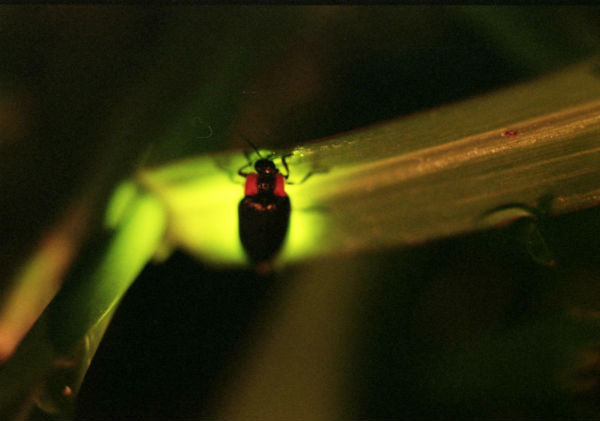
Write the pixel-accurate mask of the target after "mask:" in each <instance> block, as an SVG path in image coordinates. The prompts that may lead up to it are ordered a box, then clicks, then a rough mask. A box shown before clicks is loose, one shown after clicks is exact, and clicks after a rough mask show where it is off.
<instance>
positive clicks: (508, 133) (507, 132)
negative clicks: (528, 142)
mask: <svg viewBox="0 0 600 421" xmlns="http://www.w3.org/2000/svg"><path fill="white" fill-rule="evenodd" d="M518 134H519V131H518V130H512V129H511V130H505V131H503V132H502V136H504V137H508V138H509V139H512V138H515V137H517V135H518Z"/></svg>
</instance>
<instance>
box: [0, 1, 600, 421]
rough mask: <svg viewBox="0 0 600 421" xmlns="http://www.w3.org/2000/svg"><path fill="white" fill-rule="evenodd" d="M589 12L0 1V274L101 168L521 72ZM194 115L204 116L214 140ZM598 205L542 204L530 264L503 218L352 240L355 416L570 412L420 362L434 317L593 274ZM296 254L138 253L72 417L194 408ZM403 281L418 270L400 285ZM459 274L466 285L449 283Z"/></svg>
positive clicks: (595, 36) (492, 312) (296, 139)
mask: <svg viewBox="0 0 600 421" xmlns="http://www.w3.org/2000/svg"><path fill="white" fill-rule="evenodd" d="M598 12H599V10H598V9H597V8H584V7H456V6H453V7H438V6H436V7H433V6H432V7H429V6H418V7H391V6H378V7H357V6H354V7H329V6H328V7H292V6H286V7H267V6H235V7H222V6H203V7H192V6H169V7H166V6H165V7H150V8H148V7H145V8H142V7H137V6H48V7H46V6H31V7H21V6H2V7H0V24H1V25H2V33H1V34H0V62H1V63H2V68H1V69H0V83H1V84H0V88H2V91H3V96H2V103H0V118H1V119H2V120H0V125H2V133H3V134H1V135H0V136H2V138H1V139H0V147H1V148H2V150H3V154H2V155H3V159H2V163H3V165H2V168H0V171H1V174H0V183H1V188H2V191H3V202H2V203H0V209H2V212H3V214H2V218H1V219H0V220H1V221H2V237H3V238H4V239H5V241H3V242H2V245H1V246H0V247H1V250H0V256H1V257H0V258H1V259H2V261H1V262H0V263H1V265H0V268H1V269H0V274H1V275H2V277H3V278H4V277H6V276H8V275H10V274H11V273H12V271H14V268H16V267H18V265H19V263H20V262H22V260H23V259H24V258H25V256H27V254H28V252H29V251H30V250H31V249H32V247H33V245H34V244H35V239H36V238H37V235H38V234H39V232H40V231H41V230H42V228H43V227H45V226H47V225H48V224H50V223H52V222H53V221H55V220H56V218H57V217H58V215H60V213H61V212H62V211H63V210H64V209H65V208H66V206H67V205H68V204H69V203H71V201H72V200H73V198H77V197H80V196H81V195H84V194H90V197H92V199H90V200H94V201H96V202H97V203H99V204H101V203H103V200H104V198H105V197H106V196H107V194H108V193H109V192H110V190H111V188H112V187H113V186H114V184H115V183H116V182H117V181H118V180H119V179H121V178H122V177H124V176H126V175H127V174H129V173H130V172H131V171H132V170H133V169H135V168H136V167H138V166H140V165H159V164H161V163H165V162H170V161H172V160H174V159H177V158H182V157H186V156H190V155H194V154H200V153H206V152H212V151H219V150H225V149H228V148H231V147H242V146H243V139H242V137H243V136H245V137H248V138H250V139H252V140H253V141H254V142H255V143H257V144H259V145H260V146H261V147H286V146H293V145H297V144H300V143H302V142H304V141H308V140H313V139H318V138H321V137H325V136H329V135H333V134H336V133H339V132H342V131H345V130H350V129H353V128H358V127H361V126H364V125H367V124H370V123H374V122H377V121H380V120H384V119H389V118H394V117H398V116H401V115H406V114H409V113H412V112H415V111H418V110H423V109H429V108H432V107H435V106H438V105H440V104H444V103H449V102H453V101H457V100H460V99H463V98H467V97H471V96H475V95H478V94H481V93H484V92H488V91H491V90H494V89H501V88H502V87H503V86H509V85H511V84H514V83H517V82H519V81H525V80H528V79H532V78H535V77H536V76H537V75H541V74H543V73H546V72H550V71H553V70H558V69H560V68H562V67H564V66H566V65H568V64H570V63H574V62H577V61H579V60H583V59H588V58H590V57H592V56H594V55H595V54H597V52H598V45H600V13H598ZM207 132H212V133H213V135H212V136H211V137H210V138H208V139H207V138H206V137H205V135H206V133H207ZM90 191H91V193H90ZM596 221H598V215H597V212H596V211H595V210H588V211H586V212H581V213H578V214H575V215H570V216H565V217H563V218H557V219H555V220H552V221H548V222H547V225H546V226H545V227H544V230H545V231H544V235H545V236H547V237H546V238H549V239H548V240H547V241H548V242H549V243H550V244H551V249H552V250H553V251H554V253H556V254H557V255H558V257H557V260H559V258H560V259H562V260H561V261H562V262H569V264H568V265H566V267H567V269H561V270H560V271H558V272H557V271H556V270H550V269H549V268H548V267H545V266H540V265H538V264H537V263H535V262H534V261H532V259H531V258H530V256H529V255H528V254H527V252H526V251H525V250H524V249H523V248H522V245H521V243H520V242H519V240H518V236H515V235H513V234H512V233H511V232H507V233H506V235H496V234H494V235H492V234H478V235H473V236H468V237H464V238H458V239H452V240H444V241H441V242H439V243H436V244H432V245H429V246H427V247H423V248H419V249H417V250H409V251H402V252H400V251H396V252H386V253H381V254H377V255H374V256H367V257H363V259H365V262H368V263H366V264H369V265H372V266H373V267H374V268H380V269H379V270H378V272H377V279H380V282H379V283H378V284H377V285H378V287H374V288H375V289H374V291H373V294H374V295H373V298H372V300H373V302H375V303H377V305H372V306H371V307H368V306H367V307H366V310H365V311H366V316H365V317H366V319H368V320H370V322H369V323H370V324H367V325H366V326H365V327H363V328H362V332H363V335H362V337H363V339H362V340H361V341H359V342H358V343H359V345H357V350H356V366H355V370H353V372H355V373H356V378H361V379H366V380H364V381H354V382H352V381H349V384H352V385H353V386H349V390H348V396H351V397H354V398H353V399H354V400H355V405H356V406H357V408H358V409H357V411H358V412H357V413H356V414H353V415H354V416H355V417H363V418H370V419H375V418H384V419H389V418H395V417H399V418H411V419H420V418H427V419H429V418H478V417H488V418H495V417H502V416H511V415H516V416H517V417H519V418H536V417H539V416H540V415H541V416H542V417H543V418H548V417H556V418H563V417H566V418H568V417H569V416H570V415H572V414H574V412H572V411H573V407H572V406H569V405H570V404H564V406H561V405H562V403H560V402H561V401H560V399H563V398H564V397H562V396H561V395H552V394H551V393H550V392H548V393H546V392H545V389H544V388H543V387H540V388H538V389H537V390H538V392H539V395H535V394H534V397H533V398H531V397H529V398H528V399H529V401H530V402H531V401H533V402H535V403H536V404H535V405H530V406H527V407H525V406H523V407H521V406H519V405H516V407H517V409H515V410H513V412H511V411H508V412H502V408H500V406H501V405H499V404H498V403H496V404H490V403H489V402H488V401H495V402H498V401H502V402H511V401H510V399H513V398H514V396H519V395H518V393H517V394H516V395H515V394H514V393H513V394H511V393H508V392H507V393H506V394H505V395H500V396H494V397H493V398H491V399H483V398H482V399H481V400H479V401H478V400H471V401H469V403H468V404H465V403H464V402H458V403H457V402H455V400H454V399H457V398H454V397H449V396H448V395H446V396H445V397H444V396H442V397H440V396H437V397H436V396H435V395H434V397H433V398H432V392H431V391H432V390H434V389H435V388H432V387H431V386H430V385H428V384H426V382H424V381H423V376H424V373H426V372H427V370H428V369H427V368H426V367H430V366H432V364H434V363H433V361H438V362H439V361H440V360H439V359H436V358H437V357H436V356H437V355H438V354H436V352H438V350H440V349H443V348H444V347H446V346H447V345H448V343H447V339H440V338H446V336H445V335H449V336H450V337H453V335H456V334H457V332H466V333H464V334H465V335H467V336H468V334H469V332H478V329H480V330H481V329H483V327H482V326H481V325H485V326H490V325H491V326H496V327H498V329H501V328H504V327H506V326H512V325H514V324H515V323H519V321H522V320H523V319H527V318H531V317H534V316H535V317H537V316H538V315H539V313H544V312H550V311H551V310H549V309H552V308H554V307H553V306H555V305H556V303H553V300H552V299H551V298H548V297H556V288H557V287H556V285H557V284H561V282H560V281H561V280H563V281H564V279H565V278H567V277H569V275H568V267H573V266H575V264H576V263H577V264H578V265H579V266H580V267H581V266H582V265H583V266H584V267H586V268H589V271H590V272H591V273H598V272H597V269H598V267H597V263H596V261H595V260H596V256H597V255H598V251H599V250H600V245H599V244H598V240H597V239H598V238H600V237H599V236H598V234H599V226H598V223H597V222H596ZM90 230H91V231H93V230H94V226H93V223H92V225H91V228H90ZM398 253H409V254H410V253H412V254H410V256H413V255H414V256H413V257H414V258H412V259H411V260H412V261H413V262H414V264H413V265H412V266H411V267H410V269H408V273H409V275H410V282H408V283H406V282H405V283H402V282H398V272H399V271H398V268H397V266H395V265H394V262H395V261H397V254H398ZM432 261H433V262H435V264H431V262H432ZM336 264H343V261H341V262H339V261H338V262H336ZM294 270H296V269H295V268H294V267H291V268H288V269H285V270H284V272H283V273H282V274H279V275H277V276H273V277H271V278H268V279H257V276H256V275H255V274H253V273H252V272H251V271H227V270H218V271H216V270H213V269H211V268H209V267H205V266H204V265H203V264H202V263H201V262H197V261H194V260H193V259H191V258H190V257H188V256H186V255H184V254H182V253H179V252H178V253H176V254H175V255H174V256H173V257H172V258H171V259H169V260H168V261H167V262H166V263H164V264H162V265H153V264H151V265H149V266H148V267H147V268H146V269H145V270H144V272H143V273H142V275H141V276H140V278H139V279H138V280H137V281H136V283H135V284H134V286H133V287H132V288H131V290H130V291H129V292H128V294H127V295H126V297H125V299H124V301H123V303H122V305H121V307H120V309H119V311H118V312H117V315H116V316H115V319H114V321H113V323H112V324H111V326H110V327H109V330H108V331H107V334H106V337H105V340H104V341H103V342H102V344H101V346H100V348H99V350H98V353H97V355H96V357H95V359H94V361H93V363H92V366H91V367H90V371H89V373H88V375H87V377H86V380H85V382H84V385H83V388H82V390H81V394H80V398H79V404H78V408H77V414H76V416H77V418H78V419H125V418H126V419H155V418H166V417H168V418H171V419H178V418H189V417H192V418H197V417H200V416H202V415H205V414H206V411H207V410H208V408H209V407H210V403H211V399H213V398H214V393H215V390H217V389H218V387H219V386H221V385H222V382H223V381H224V380H223V379H224V378H227V376H228V375H229V374H228V373H231V372H233V371H234V370H235V364H236V361H238V358H239V357H240V356H241V355H243V353H244V347H245V346H247V341H248V340H249V339H248V338H250V337H251V335H252V331H253V329H254V328H255V325H254V323H256V320H260V317H262V315H264V314H265V312H268V309H269V308H270V307H269V305H270V303H272V302H273V300H276V299H277V293H278V291H279V289H280V288H281V279H286V277H289V272H293V271H294ZM286 271H287V272H286ZM409 275H401V276H403V278H402V279H404V277H406V279H409V278H408V276H409ZM457 279H458V280H460V282H458V284H457V283H456V282H455V281H456V280H457ZM481 279H485V280H486V281H485V285H486V287H485V288H484V287H481ZM569 279H570V277H569ZM398 284H403V285H406V284H408V285H412V287H406V288H408V290H404V289H402V290H400V289H398V288H399V287H398V286H397V285H398ZM540 284H541V285H543V287H540V286H539V285H540ZM456 285H459V286H456ZM377 288H379V289H377ZM402 288H405V287H402ZM494 288H495V289H494ZM463 290H468V291H475V292H472V293H470V294H471V295H469V297H468V298H464V297H462V298H461V294H460V291H463ZM489 290H492V291H496V292H497V294H496V295H494V294H492V295H491V298H490V296H489V294H488V295H486V293H484V292H485V291H489ZM432 291H435V292H436V293H435V294H434V293H433V292H432ZM477 291H479V292H477ZM561 291H562V290H561ZM432 294H433V295H435V296H444V294H450V296H452V297H453V298H452V300H449V302H454V303H455V305H452V306H449V307H447V308H446V309H445V310H442V311H439V310H435V311H430V309H429V310H428V309H427V305H426V304H422V303H423V302H425V303H427V302H428V301H427V299H430V297H431V295H432ZM452 294H454V295H452ZM563 294H564V292H563ZM562 296H563V295H559V297H562ZM424 297H425V298H424ZM427 297H429V298H427ZM473 297H475V298H473ZM423 300H425V301H423ZM485 300H488V301H485ZM548 301H549V302H550V303H548ZM481 302H484V303H487V302H489V303H492V304H491V305H490V306H485V305H483V304H481ZM419 303H421V304H419ZM498 303H500V304H498ZM539 303H543V304H539ZM461 305H464V306H467V307H468V308H469V312H468V313H463V310H461V308H462V307H461ZM423 306H425V310H423V308H422V307H423ZM494 306H496V307H497V308H496V307H494ZM415 308H417V310H415ZM419 308H420V309H421V310H418V309H419ZM436 308H437V307H436ZM490 308H491V309H490ZM419 311H420V312H421V313H423V314H421V316H420V317H422V318H424V320H427V318H428V317H432V318H433V319H434V320H437V318H441V317H442V316H441V315H445V316H448V315H450V316H451V317H456V318H457V320H458V321H457V322H456V326H459V328H454V329H450V330H448V331H447V332H434V333H431V332H428V331H427V329H428V328H427V326H430V325H432V324H433V325H435V323H426V322H424V321H422V320H421V322H419V321H418V320H419V319H418V317H417V319H415V316H414V315H415V312H416V313H417V314H420V313H419ZM532 315H534V316H532ZM448 317H449V316H448ZM461 317H462V318H464V320H463V319H461ZM415 320H417V321H416V322H415ZM460 320H463V321H460ZM473 320H480V321H481V322H474V321H473ZM402 323H405V324H406V323H408V324H409V325H402ZM486 323H487V324H486ZM359 330H360V329H359ZM390 331H395V332H396V331H400V332H404V333H403V335H401V339H397V340H398V341H401V342H402V344H404V345H403V346H404V349H405V350H406V352H404V353H394V352H392V350H393V349H396V347H395V346H394V343H390V342H389V341H390V339H389V338H388V337H387V335H386V332H390ZM449 332H451V333H449ZM432 337H433V338H437V339H433V340H432V339H431V338H432ZM432 341H433V342H432ZM436 341H437V342H436ZM369 344H370V345H369ZM406 344H408V345H406ZM367 361H369V363H367ZM390 365H393V366H395V367H404V368H405V369H404V370H402V371H403V372H404V373H405V377H404V379H403V380H402V381H401V384H402V386H401V387H398V384H399V383H398V382H399V380H398V379H397V378H393V377H390V375H389V370H388V368H389V366H390ZM424 367H425V368H424ZM355 380H356V379H355ZM508 384H510V383H508ZM467 389H468V388H467ZM517 389H518V388H517ZM494 391H496V392H497V390H496V389H494ZM465 393H466V394H465V396H468V397H470V398H472V396H473V395H472V394H471V395H469V394H468V393H470V392H468V390H467V392H465ZM494 393H495V392H494ZM515 393H516V392H515ZM586 393H587V394H588V395H592V398H590V399H591V402H592V403H590V402H588V401H586V403H585V405H584V407H585V408H588V407H589V408H592V409H593V408H595V406H594V405H595V404H594V403H593V402H595V395H594V391H593V390H592V391H589V390H588V391H586ZM488 396H489V394H488ZM541 396H546V398H545V399H546V400H544V398H542V397H541ZM557 396H559V397H560V399H554V398H556V397H557ZM586 396H587V395H586ZM349 399H350V398H349ZM578 399H579V398H578ZM525 400H527V399H525ZM563 401H564V399H563ZM356 402H358V403H356ZM400 402H402V403H400ZM406 402H409V403H406ZM532 407H535V408H537V412H536V409H535V408H534V409H532ZM499 408H500V409H499ZM577 408H579V407H577ZM584 412H585V411H584ZM590 413H591V414H593V411H592V412H590ZM585 414H588V412H585ZM586 416H587V415H586Z"/></svg>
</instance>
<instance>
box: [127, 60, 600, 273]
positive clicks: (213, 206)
mask: <svg viewBox="0 0 600 421" xmlns="http://www.w3.org/2000/svg"><path fill="white" fill-rule="evenodd" d="M599 98H600V79H599V78H598V77H597V76H596V75H595V74H594V73H593V68H592V64H591V63H587V62H586V63H582V64H579V65H577V66H573V67H571V68H569V69H567V70H564V71H562V72H559V73H556V74H553V75H549V76H545V77H543V78H540V79H539V80H536V81H533V82H530V83H527V84H523V85H519V86H516V87H512V88H508V89H505V90H502V91H499V92H496V93H493V94H488V95H485V96H483V97H481V98H474V99H470V100H468V101H464V102H460V103H457V104H453V105H450V106H444V107H441V108H439V109H435V110H431V111H428V112H423V113H419V114H416V115H413V116H410V117H407V118H401V119H398V120H393V121H389V122H385V123H381V124H377V125H375V126H372V127H369V128H366V129H362V130H357V131H354V132H350V133H347V134H342V135H339V136H336V137H334V138H332V139H328V140H325V141H322V142H312V143H307V144H304V145H302V146H299V147H297V148H295V149H293V151H292V152H293V156H292V158H290V160H289V163H290V171H291V178H290V180H291V181H299V180H300V179H302V178H303V177H304V176H305V175H306V174H307V173H309V172H311V171H315V170H317V171H318V170H319V169H326V170H327V173H326V174H325V173H318V174H314V175H313V176H312V177H311V178H309V179H308V180H307V182H306V183H304V184H302V185H290V186H288V187H287V190H288V192H289V195H290V197H291V201H292V208H293V209H294V211H293V212H292V217H291V223H290V229H289V235H288V240H287V241H288V242H287V245H286V246H285V248H284V251H283V253H282V256H281V260H280V261H281V262H290V261H294V260H300V259H305V258H307V257H309V256H320V255H325V254H339V253H354V252H358V251H365V250H379V249H382V248H388V247H396V246H402V245H412V244H419V243H423V242H426V241H431V240H433V239H437V238H442V237H447V236H450V235H456V234H459V233H464V232H469V231H473V230H478V229H481V227H482V219H484V217H485V215H487V214H488V212H489V211H491V210H493V209H496V208H498V207H500V206H503V205H506V204H509V203H515V204H520V206H521V207H523V206H525V207H530V208H535V207H536V206H537V202H538V200H540V199H542V198H543V197H552V203H551V208H550V209H549V210H548V211H549V213H550V214H553V215H556V214H560V213H564V212H570V211H574V210H577V209H581V208H585V207H589V206H593V205H594V204H597V203H598V201H599V199H600V193H599V191H600V185H599V184H598V180H599V179H600V177H599V176H600V165H599V164H598V163H599V162H600V151H599V149H598V147H597V142H596V139H597V137H598V135H600V117H599V116H600V100H599ZM244 163H245V160H244V159H243V157H242V156H241V154H240V153H232V154H221V155H214V156H205V157H199V158H196V159H190V160H187V161H184V162H180V163H175V164H172V165H169V166H164V167H162V168H157V169H152V170H145V171H143V172H141V173H140V174H139V176H138V178H137V180H138V182H140V183H141V184H142V185H143V186H145V187H146V188H147V189H148V190H149V191H151V192H153V193H154V194H156V195H157V196H158V197H160V198H161V200H162V201H163V202H164V204H165V206H166V207H167V209H169V212H170V215H171V216H170V224H169V228H168V233H169V235H168V240H169V241H170V242H171V243H172V244H174V245H177V246H182V247H184V248H185V249H186V250H188V251H189V252H191V253H192V254H194V255H197V256H199V257H201V258H203V259H207V260H210V261H212V262H214V263H220V264H232V263H238V264H239V263H243V261H244V259H243V253H242V252H241V250H240V246H239V242H238V240H237V233H236V232H237V219H236V218H237V217H236V208H237V203H238V201H239V200H240V199H241V197H242V193H243V192H242V188H241V186H240V185H238V184H236V183H235V182H234V181H235V173H236V171H237V169H238V168H240V167H241V166H243V165H244ZM506 218H507V221H508V220H510V219H512V218H513V216H511V215H506ZM498 222H502V221H496V222H494V223H498ZM537 243H539V241H538V242H537Z"/></svg>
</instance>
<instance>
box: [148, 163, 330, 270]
mask: <svg viewBox="0 0 600 421" xmlns="http://www.w3.org/2000/svg"><path fill="white" fill-rule="evenodd" d="M261 153H263V151H261ZM268 153H269V152H268V151H267V152H264V154H265V155H266V154H268ZM217 159H218V158H214V157H200V158H196V159H193V160H186V161H182V162H179V163H176V164H174V165H170V166H167V167H162V168H159V169H156V170H152V171H147V172H145V173H144V174H143V175H142V176H141V177H139V179H140V182H141V184H142V185H143V186H144V187H145V188H147V189H148V190H149V191H150V192H152V193H154V194H156V195H157V196H158V197H160V199H161V200H162V201H163V202H164V204H165V207H166V208H167V210H168V212H169V216H168V228H167V235H166V241H167V242H169V243H170V244H173V245H175V246H180V247H182V248H184V249H185V250H187V251H188V252H190V253H191V254H193V255H195V256H198V257H199V258H201V259H203V260H205V261H208V262H211V263H213V264H226V265H243V264H246V257H245V255H244V252H243V249H242V246H241V243H240V240H239V231H238V212H237V208H238V204H239V202H240V200H241V199H242V198H243V196H244V187H243V179H242V178H241V177H238V176H237V174H236V173H237V169H238V168H240V167H241V166H242V165H244V163H245V162H246V161H245V158H244V157H243V155H242V154H236V155H234V156H229V157H227V159H228V161H227V163H226V165H221V167H220V166H219V165H217V164H216V162H217ZM292 162H293V161H292ZM223 166H224V167H225V168H227V169H228V170H224V169H223V168H222V167H223ZM291 170H292V171H293V170H295V168H294V167H292V168H291ZM303 170H306V171H308V170H307V169H303ZM303 170H301V172H300V173H301V174H303V173H304V172H303ZM228 171H229V172H231V174H228ZM316 177H317V176H315V179H316ZM234 180H237V182H236V181H234ZM310 184H311V182H310V181H309V182H307V183H306V184H305V185H302V186H291V185H290V186H287V187H286V189H287V192H288V194H289V195H290V199H291V202H292V212H291V216H290V227H289V230H288V236H287V239H286V243H285V245H284V247H283V250H282V253H281V255H280V259H278V260H280V261H281V262H285V261H292V260H297V259H300V258H303V257H307V256H310V255H314V252H313V250H314V244H315V243H316V242H322V241H324V240H323V239H322V232H323V228H324V227H325V219H326V217H327V214H326V213H324V212H322V211H321V212H320V211H315V210H311V211H308V210H305V209H307V208H311V207H314V205H315V203H314V202H313V201H311V200H310V195H309V194H308V193H309V192H310V191H311V189H313V190H314V188H315V185H314V184H313V186H312V187H311V186H310ZM306 186H308V188H307V187H306Z"/></svg>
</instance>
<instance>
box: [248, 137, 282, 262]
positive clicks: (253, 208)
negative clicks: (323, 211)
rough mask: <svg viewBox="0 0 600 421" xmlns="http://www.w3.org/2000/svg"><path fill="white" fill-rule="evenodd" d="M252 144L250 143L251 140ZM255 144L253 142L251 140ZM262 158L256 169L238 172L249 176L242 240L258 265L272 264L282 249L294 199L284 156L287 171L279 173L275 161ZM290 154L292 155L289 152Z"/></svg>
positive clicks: (251, 259)
mask: <svg viewBox="0 0 600 421" xmlns="http://www.w3.org/2000/svg"><path fill="white" fill-rule="evenodd" d="M249 143H250V142H249ZM250 144H251V143H250ZM251 146H252V147H253V148H254V150H255V151H256V152H257V154H258V156H259V157H260V159H259V160H257V161H256V162H255V163H254V170H255V171H256V172H251V173H245V172H243V171H242V170H243V169H244V168H246V167H248V166H250V165H251V162H249V163H248V164H246V165H245V166H243V167H242V168H240V170H239V171H238V174H239V175H240V176H242V177H245V178H246V183H245V191H244V198H243V199H242V200H241V201H240V204H239V206H238V216H239V229H240V240H241V242H242V246H243V247H244V250H245V252H246V255H247V256H248V258H249V259H250V261H252V262H253V263H254V264H257V265H258V264H261V263H268V262H269V261H270V260H271V259H272V258H273V257H274V256H275V255H276V254H277V252H278V251H279V250H280V249H281V246H282V245H283V241H284V240H285V236H286V234H287V229H288V225H289V220H290V209H291V205H290V198H289V197H288V196H287V194H286V192H285V184H286V180H287V178H288V176H289V173H290V172H289V168H288V166H287V163H286V162H285V158H286V157H287V156H283V157H282V158H281V162H282V164H283V166H284V168H285V169H286V174H285V175H284V174H282V173H281V172H279V170H278V169H277V167H276V166H275V164H274V163H273V161H271V160H270V159H267V158H263V157H262V156H261V155H260V153H258V150H257V149H256V147H255V146H254V145H252V144H251ZM288 156H289V155H288Z"/></svg>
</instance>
